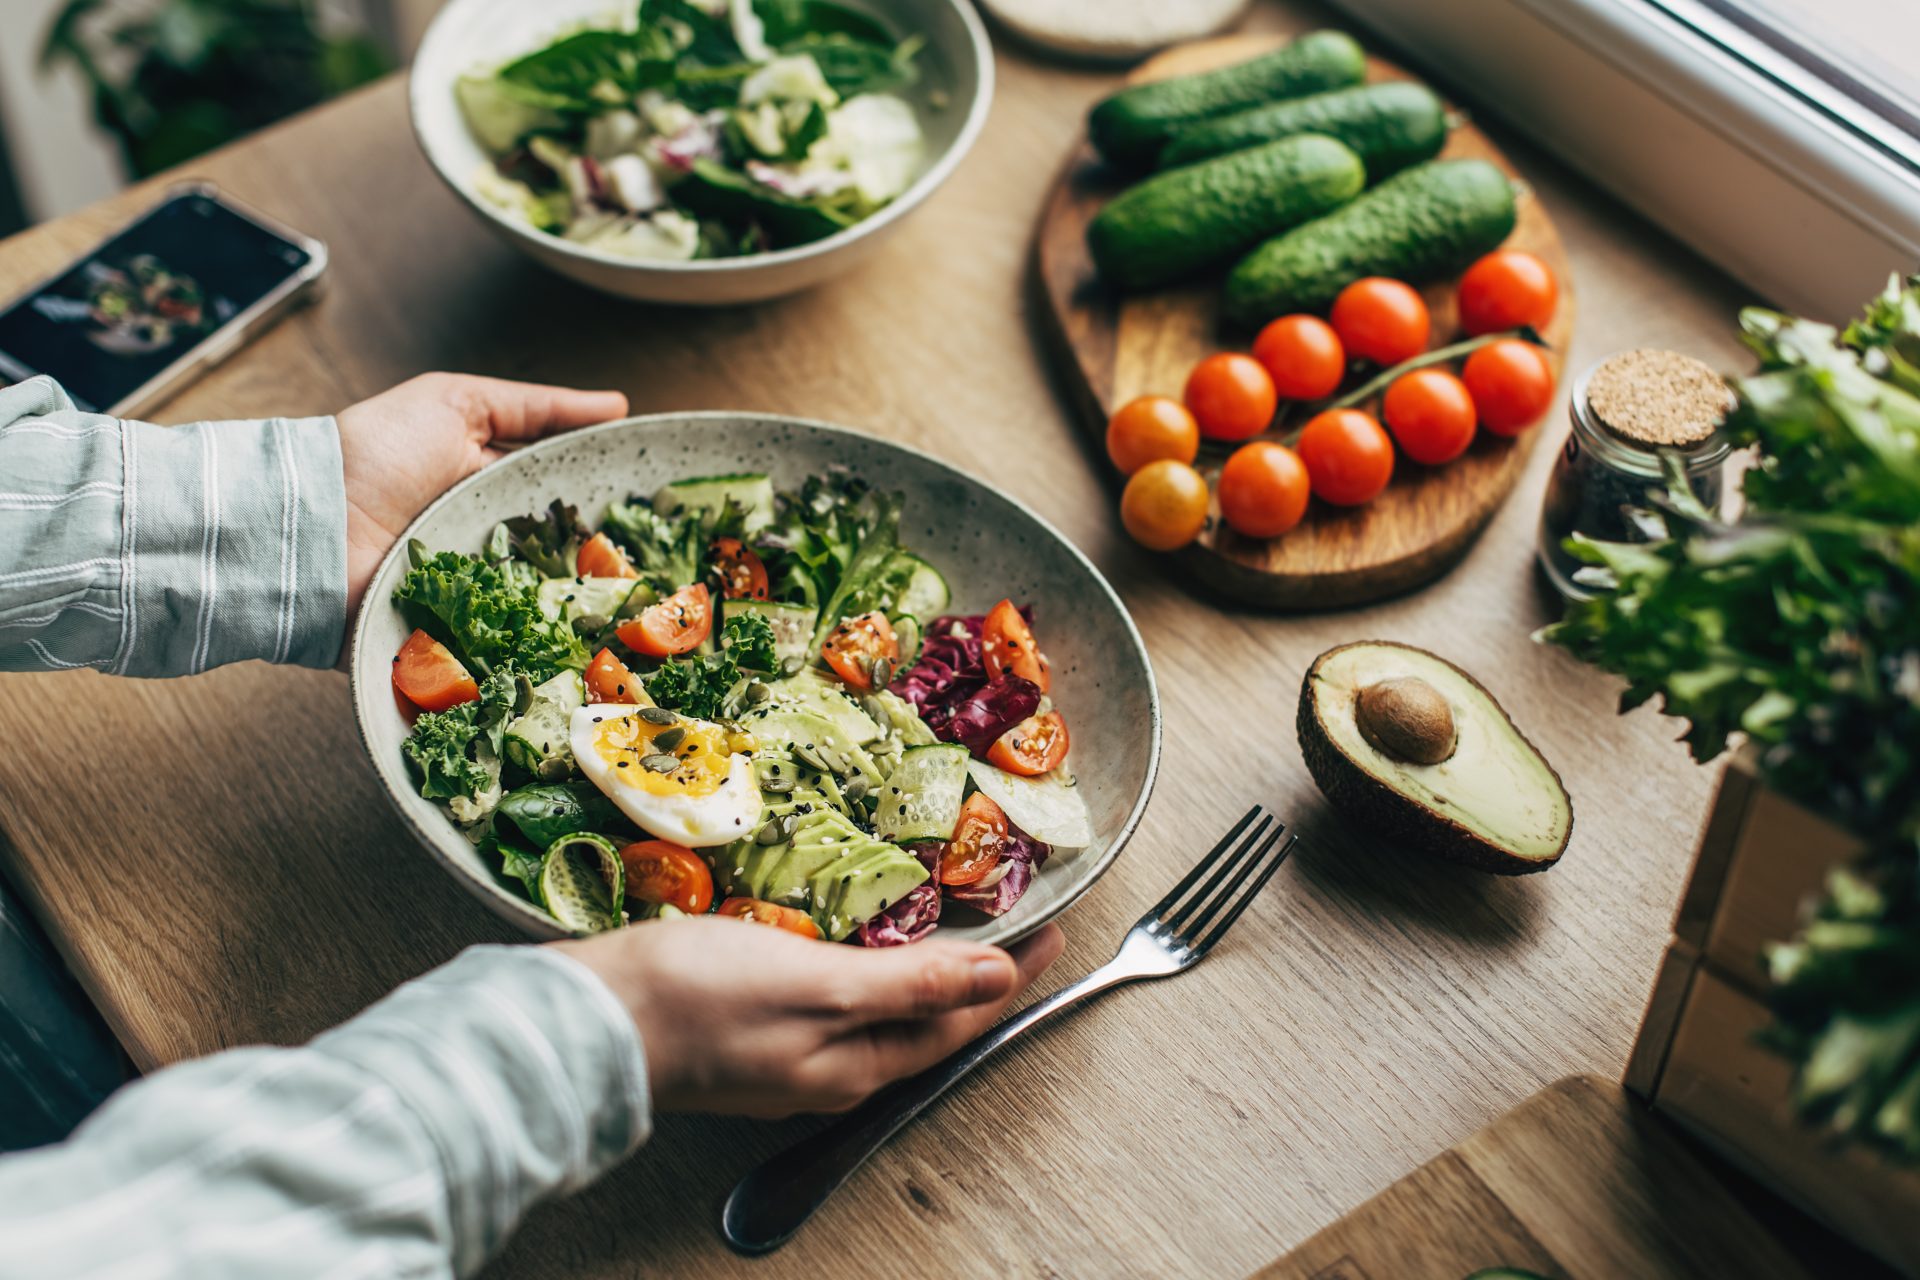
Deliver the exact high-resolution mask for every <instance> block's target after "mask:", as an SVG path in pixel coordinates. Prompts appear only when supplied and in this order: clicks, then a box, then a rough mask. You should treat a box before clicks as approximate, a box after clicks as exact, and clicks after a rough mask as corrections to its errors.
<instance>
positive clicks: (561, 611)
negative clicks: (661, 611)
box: [534, 577, 659, 622]
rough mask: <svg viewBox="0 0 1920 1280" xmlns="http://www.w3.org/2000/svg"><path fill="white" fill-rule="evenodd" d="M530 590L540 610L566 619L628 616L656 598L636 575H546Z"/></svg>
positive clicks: (567, 620) (650, 589)
mask: <svg viewBox="0 0 1920 1280" xmlns="http://www.w3.org/2000/svg"><path fill="white" fill-rule="evenodd" d="M534 594H535V595H536V596H538V597H539V600H540V612H542V613H544V614H546V615H547V616H548V617H549V618H559V619H561V620H563V621H566V622H572V621H573V620H574V619H575V618H590V617H601V618H607V619H613V618H626V617H632V616H633V615H634V614H636V613H638V612H639V611H640V610H641V609H642V608H644V607H645V606H647V605H650V604H652V603H653V602H654V601H655V600H657V599H658V598H659V597H658V596H657V595H655V594H654V590H653V588H652V587H649V586H647V585H646V584H644V583H643V582H641V581H640V580H639V579H638V578H582V577H574V578H548V579H547V580H546V581H545V582H542V583H541V584H540V586H539V587H538V588H537V589H536V591H535V593H534ZM636 596H637V597H638V598H637V599H636V598H635V597H636Z"/></svg>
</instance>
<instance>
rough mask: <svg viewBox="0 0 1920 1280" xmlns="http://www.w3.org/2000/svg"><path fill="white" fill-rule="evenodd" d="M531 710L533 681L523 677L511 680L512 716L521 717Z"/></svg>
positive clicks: (518, 676)
mask: <svg viewBox="0 0 1920 1280" xmlns="http://www.w3.org/2000/svg"><path fill="white" fill-rule="evenodd" d="M532 709H533V681H531V680H529V679H527V678H526V677H525V676H522V675H516V676H515V677H514V678H513V714H515V715H517V716H523V715H525V714H527V712H528V711H530V710H532Z"/></svg>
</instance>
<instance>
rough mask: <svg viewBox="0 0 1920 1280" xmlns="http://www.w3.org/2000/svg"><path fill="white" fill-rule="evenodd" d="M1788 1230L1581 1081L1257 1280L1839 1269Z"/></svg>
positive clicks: (1536, 1102) (1539, 1098) (1499, 1125)
mask: <svg viewBox="0 0 1920 1280" xmlns="http://www.w3.org/2000/svg"><path fill="white" fill-rule="evenodd" d="M1789 1216H1790V1215H1789ZM1783 1225H1792V1224H1790V1223H1786V1224H1783V1223H1782V1221H1781V1219H1779V1218H1778V1217H1777V1216H1765V1217H1763V1216H1760V1215H1758V1214H1756V1213H1755V1212H1754V1211H1753V1209H1752V1208H1751V1207H1750V1206H1749V1205H1747V1204H1744V1203H1743V1202H1742V1201H1741V1200H1740V1199H1739V1198H1738V1197H1737V1196H1736V1195H1735V1194H1734V1193H1733V1192H1732V1191H1731V1190H1729V1188H1728V1187H1727V1185H1726V1184H1725V1182H1724V1181H1723V1180H1722V1178H1721V1176H1720V1175H1719V1174H1717V1173H1716V1172H1714V1171H1713V1170H1712V1169H1710V1168H1709V1166H1707V1165H1706V1164H1704V1163H1702V1162H1701V1160H1700V1159H1699V1158H1698V1157H1696V1156H1695V1155H1693V1154H1692V1153H1691V1152H1690V1151H1689V1150H1688V1149H1687V1148H1686V1147H1685V1146H1684V1145H1683V1144H1682V1143H1681V1142H1680V1140H1679V1139H1678V1138H1676V1137H1675V1136H1674V1135H1673V1133H1672V1132H1670V1131H1669V1130H1667V1129H1666V1128H1665V1127H1664V1126H1662V1125H1661V1124H1659V1123H1658V1122H1657V1121H1655V1120H1654V1119H1653V1117H1652V1116H1651V1115H1650V1114H1649V1113H1648V1112H1647V1111H1646V1110H1645V1108H1643V1107H1640V1106H1638V1105H1637V1104H1635V1103H1634V1102H1632V1101H1631V1100H1629V1099H1628V1097H1627V1096H1626V1094H1625V1093H1623V1092H1622V1091H1621V1089H1620V1087H1619V1086H1618V1085H1616V1084H1613V1083H1611V1082H1608V1081H1603V1080H1598V1079H1595V1078H1593V1077H1591V1076H1585V1077H1581V1076H1576V1077H1572V1078H1570V1079H1566V1080H1562V1081H1559V1082H1558V1083H1556V1084H1554V1085H1551V1086H1550V1087H1548V1088H1546V1089H1543V1090H1541V1091H1540V1092H1539V1093H1537V1094H1535V1095H1534V1096H1533V1097H1532V1098H1529V1099H1528V1100H1527V1101H1526V1102H1524V1103H1522V1104H1521V1105H1520V1106H1518V1107H1516V1108H1514V1109H1513V1110H1512V1111H1509V1112H1508V1113H1507V1114H1505V1115H1503V1116H1501V1117H1500V1118H1499V1119H1498V1120H1495V1121H1494V1122H1493V1123H1492V1124H1490V1125H1488V1126H1487V1127H1486V1128H1484V1129H1482V1130H1480V1132H1478V1133H1476V1134H1474V1135H1473V1136H1472V1137H1470V1138H1468V1139H1467V1140H1466V1141H1464V1142H1462V1143H1460V1144H1459V1145H1457V1146H1455V1147H1454V1148H1452V1149H1451V1150H1449V1151H1445V1152H1442V1153H1441V1154H1440V1155H1439V1156H1436V1157H1435V1158H1434V1159H1433V1160H1431V1161H1429V1162H1428V1163H1426V1164H1424V1165H1422V1166H1421V1167H1420V1168H1419V1169H1417V1170H1415V1171H1414V1172H1413V1173H1411V1174H1409V1175H1407V1176H1406V1177H1405V1178H1402V1179H1401V1180H1400V1181H1399V1182H1396V1183H1395V1184H1394V1185H1393V1186H1392V1187H1390V1188H1388V1189H1387V1190H1386V1191H1384V1192H1382V1193H1381V1194H1380V1195H1378V1196H1375V1197H1374V1198H1373V1199H1372V1200H1369V1201H1368V1202H1367V1203H1366V1204H1364V1205H1362V1206H1361V1207H1359V1208H1358V1209H1355V1210H1354V1211H1353V1212H1352V1213H1349V1214H1347V1215H1346V1216H1345V1217H1343V1218H1341V1219H1340V1221H1338V1222H1336V1223H1335V1224H1333V1225H1332V1226H1331V1227H1328V1228H1327V1229H1326V1230H1325V1231H1322V1232H1320V1233H1319V1234H1318V1235H1316V1236H1314V1237H1313V1239H1311V1240H1309V1241H1307V1242H1306V1243H1305V1244H1303V1245H1301V1246H1300V1248H1298V1249H1296V1250H1294V1251H1293V1252H1292V1253H1290V1254H1288V1255H1287V1256H1286V1257H1285V1258H1282V1259H1281V1260H1280V1261H1278V1262H1276V1263H1274V1264H1273V1265H1272V1266H1270V1267H1267V1268H1265V1269H1263V1270H1262V1271H1260V1272H1259V1273H1258V1280H1461V1277H1463V1276H1466V1275H1470V1274H1471V1273H1473V1272H1475V1271H1479V1270H1482V1269H1484V1268H1489V1267H1517V1268H1522V1269H1524V1270H1528V1271H1533V1272H1536V1273H1538V1274H1540V1275H1543V1276H1552V1277H1555V1278H1556V1280H1613V1278H1614V1277H1621V1276H1635V1277H1650V1276H1665V1277H1699V1278H1700V1280H1718V1278H1719V1277H1723V1276H1740V1277H1742V1280H1812V1277H1814V1276H1816V1275H1832V1274H1837V1272H1835V1271H1830V1270H1827V1269H1826V1268H1825V1267H1824V1266H1822V1265H1819V1264H1815V1265H1812V1266H1809V1264H1808V1263H1807V1262H1806V1261H1805V1260H1804V1259H1803V1258H1802V1257H1801V1256H1800V1247H1799V1242H1798V1236H1797V1234H1796V1235H1795V1236H1793V1237H1791V1238H1789V1237H1786V1236H1784V1235H1783V1233H1782V1231H1781V1227H1782V1226H1783ZM1839 1260H1840V1259H1839V1256H1838V1254H1836V1253H1828V1254H1826V1255H1825V1257H1824V1259H1823V1261H1825V1262H1827V1263H1838V1262H1839ZM1846 1274H1854V1273H1853V1272H1851V1271H1848V1272H1846Z"/></svg>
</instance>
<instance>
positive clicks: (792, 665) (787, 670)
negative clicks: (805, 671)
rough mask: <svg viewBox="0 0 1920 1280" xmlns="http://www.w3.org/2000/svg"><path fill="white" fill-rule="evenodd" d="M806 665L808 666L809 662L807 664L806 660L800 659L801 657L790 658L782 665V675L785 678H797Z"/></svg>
mask: <svg viewBox="0 0 1920 1280" xmlns="http://www.w3.org/2000/svg"><path fill="white" fill-rule="evenodd" d="M806 665H807V662H806V659H804V658H799V657H791V658H788V659H786V661H784V662H782V663H781V664H780V674H781V675H783V676H797V675H799V674H800V668H802V667H804V666H806Z"/></svg>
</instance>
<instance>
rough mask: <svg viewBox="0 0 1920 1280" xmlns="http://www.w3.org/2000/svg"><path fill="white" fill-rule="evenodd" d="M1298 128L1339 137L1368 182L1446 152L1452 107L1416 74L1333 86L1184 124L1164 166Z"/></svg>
mask: <svg viewBox="0 0 1920 1280" xmlns="http://www.w3.org/2000/svg"><path fill="white" fill-rule="evenodd" d="M1296 133H1320V134H1325V135H1326V136H1327V137H1329V138H1338V139H1339V140H1340V141H1341V142H1344V143H1346V144H1347V145H1348V146H1349V147H1351V148H1353V150H1354V153H1355V154H1357V155H1358V156H1359V157H1360V159H1361V160H1362V161H1363V162H1364V163H1365V164H1366V166H1367V181H1369V182H1378V181H1380V180H1381V179H1382V178H1386V177H1389V176H1391V175H1392V174H1395V173H1398V172H1399V171H1400V170H1402V169H1404V168H1406V167H1407V166H1408V165H1411V164H1419V163H1420V162H1421V161H1422V160H1431V159H1433V158H1434V157H1435V156H1437V155H1439V154H1440V148H1441V147H1443V146H1445V145H1446V142H1447V112H1446V107H1445V106H1444V105H1443V104H1442V103H1441V101H1440V99H1439V98H1438V97H1436V96H1435V95H1434V93H1433V91H1432V90H1431V89H1429V88H1427V87H1426V86H1425V85H1423V84H1417V83H1415V82H1414V81H1412V80H1388V81H1385V82H1383V83H1381V84H1363V85H1356V86H1354V87H1353V88H1351V89H1335V90H1333V91H1332V92H1331V93H1316V94H1314V95H1312V96H1311V97H1306V98H1294V99H1291V100H1289V101H1283V102H1270V103H1268V104H1267V105H1265V106H1260V107H1255V108H1253V109H1252V110H1250V111H1238V112H1235V113H1234V114H1233V115H1230V116H1218V117H1215V118H1214V119H1211V120H1203V121H1201V122H1200V123H1199V124H1195V125H1191V126H1189V127H1187V128H1184V129H1182V130H1180V132H1178V133H1176V134H1175V135H1174V136H1173V141H1171V142H1169V143H1168V144H1167V147H1166V149H1165V150H1164V151H1162V152H1161V153H1160V167H1161V168H1162V169H1170V168H1174V167H1176V166H1179V165H1186V164H1194V163H1196V162H1198V161H1201V160H1209V159H1212V158H1213V157H1214V156H1221V155H1226V154H1228V153H1229V152H1234V151H1240V150H1244V149H1245V148H1247V147H1255V146H1259V145H1260V144H1261V143H1263V142H1272V141H1274V140H1275V139H1278V138H1286V137H1290V136H1292V135H1293V134H1296Z"/></svg>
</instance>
